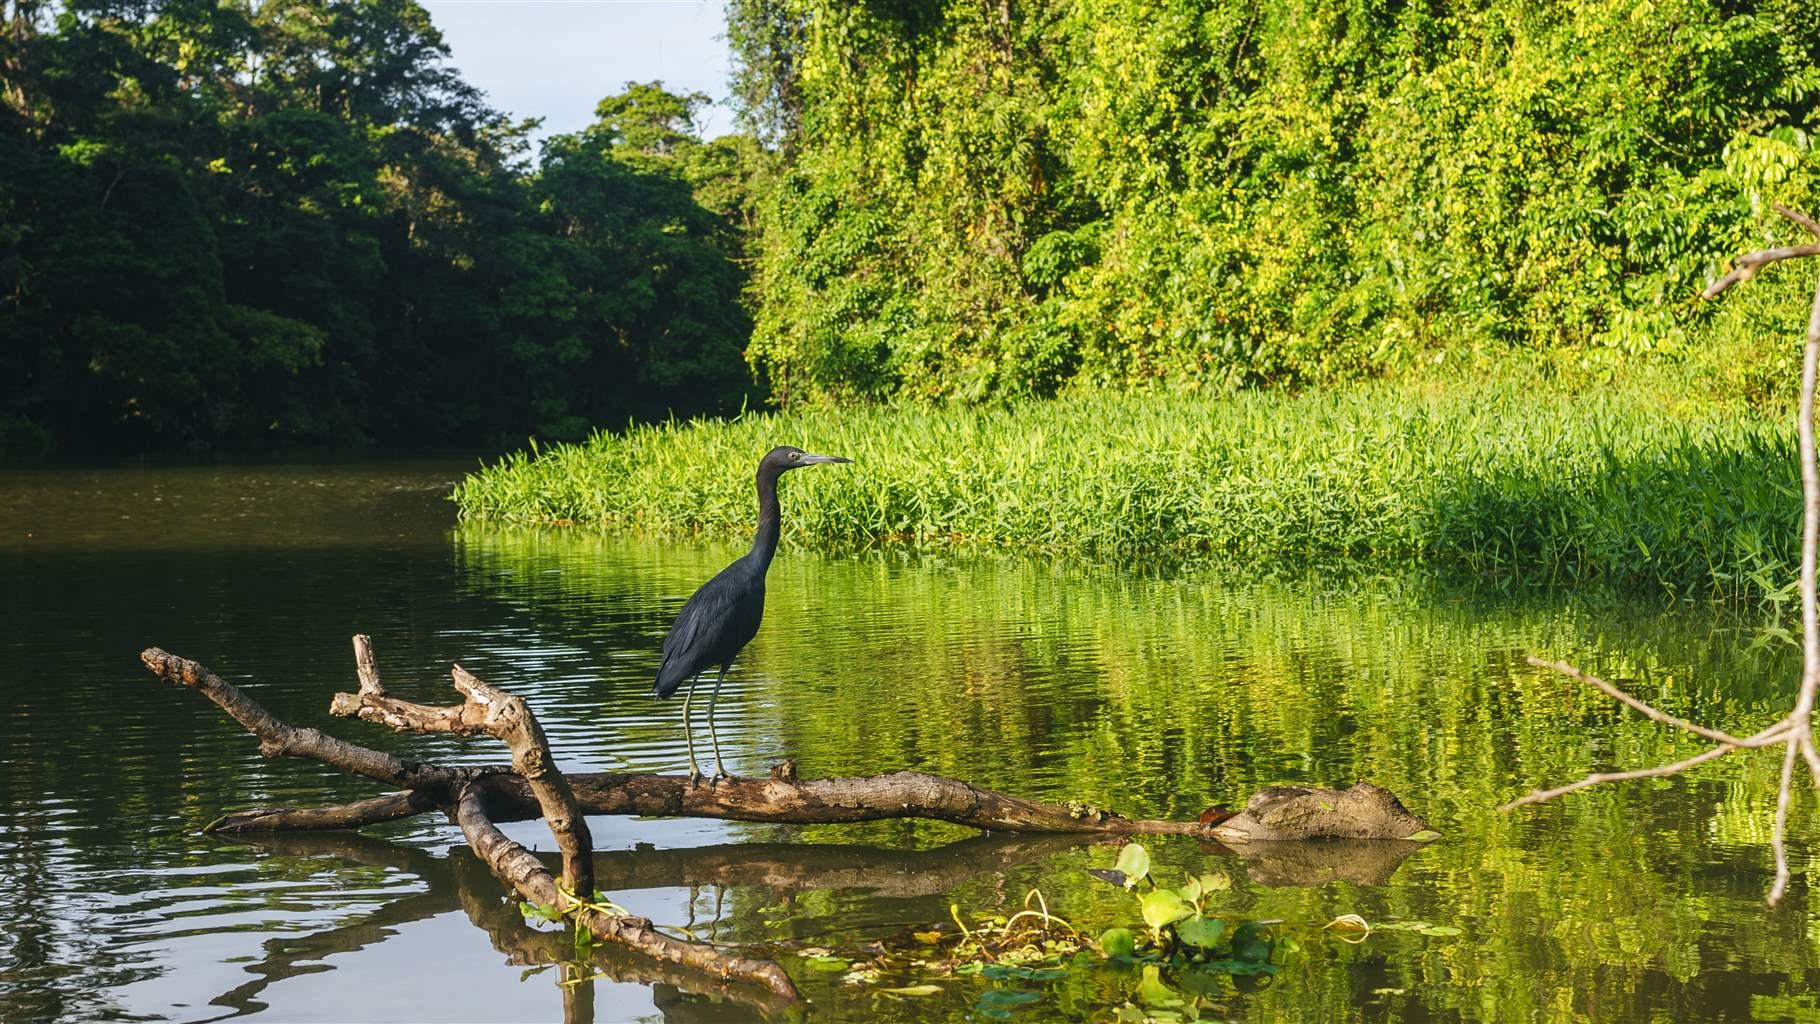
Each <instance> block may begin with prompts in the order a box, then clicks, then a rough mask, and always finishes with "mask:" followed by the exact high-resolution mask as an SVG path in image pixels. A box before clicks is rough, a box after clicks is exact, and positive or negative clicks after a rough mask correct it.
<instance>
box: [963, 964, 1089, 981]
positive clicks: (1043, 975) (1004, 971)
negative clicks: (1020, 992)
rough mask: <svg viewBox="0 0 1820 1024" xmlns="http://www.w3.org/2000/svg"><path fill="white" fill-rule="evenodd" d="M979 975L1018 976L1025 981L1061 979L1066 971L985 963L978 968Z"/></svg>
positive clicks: (999, 977)
mask: <svg viewBox="0 0 1820 1024" xmlns="http://www.w3.org/2000/svg"><path fill="white" fill-rule="evenodd" d="M979 973H980V976H981V977H986V978H996V979H998V980H1000V981H1003V980H1004V979H1006V978H1020V979H1024V980H1027V981H1061V980H1062V979H1063V978H1066V977H1067V976H1068V972H1067V971H1064V970H1062V969H1061V968H1060V967H1025V966H1024V965H1022V964H987V965H986V966H984V967H982V968H981V969H980V972H979Z"/></svg>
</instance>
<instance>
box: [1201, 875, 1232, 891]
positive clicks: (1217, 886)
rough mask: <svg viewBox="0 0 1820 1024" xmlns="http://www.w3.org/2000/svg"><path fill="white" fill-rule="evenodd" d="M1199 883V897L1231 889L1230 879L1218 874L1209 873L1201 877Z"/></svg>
mask: <svg viewBox="0 0 1820 1024" xmlns="http://www.w3.org/2000/svg"><path fill="white" fill-rule="evenodd" d="M1199 881H1200V883H1201V895H1203V896H1206V895H1209V894H1211V893H1216V892H1225V891H1226V890H1228V889H1230V888H1232V878H1231V877H1230V876H1228V875H1225V874H1221V873H1219V872H1213V871H1209V872H1208V873H1207V874H1204V875H1202V876H1201V877H1200V879H1199Z"/></svg>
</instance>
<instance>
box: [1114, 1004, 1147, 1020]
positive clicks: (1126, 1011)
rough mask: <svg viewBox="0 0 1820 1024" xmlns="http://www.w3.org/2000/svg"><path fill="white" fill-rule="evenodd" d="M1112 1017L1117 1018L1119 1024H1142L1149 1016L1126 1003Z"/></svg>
mask: <svg viewBox="0 0 1820 1024" xmlns="http://www.w3.org/2000/svg"><path fill="white" fill-rule="evenodd" d="M1113 1016H1115V1017H1117V1018H1118V1020H1119V1024H1143V1022H1144V1021H1145V1020H1146V1019H1148V1018H1149V1016H1150V1015H1149V1014H1147V1013H1145V1012H1144V1011H1142V1010H1140V1009H1138V1008H1137V1007H1135V1006H1133V1005H1131V1004H1130V1003H1126V1004H1125V1005H1124V1006H1121V1007H1119V1008H1118V1011H1117V1012H1116V1013H1114V1014H1113Z"/></svg>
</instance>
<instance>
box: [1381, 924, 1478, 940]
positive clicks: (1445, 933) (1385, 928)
mask: <svg viewBox="0 0 1820 1024" xmlns="http://www.w3.org/2000/svg"><path fill="white" fill-rule="evenodd" d="M1372 927H1374V928H1376V929H1377V930H1378V931H1381V932H1415V933H1416V934H1417V935H1430V936H1434V937H1435V938H1451V937H1453V936H1455V935H1465V934H1466V932H1465V931H1464V930H1462V929H1459V928H1455V927H1454V926H1453V925H1450V924H1430V923H1429V922H1427V921H1386V922H1384V923H1382V924H1377V925H1373V926H1372Z"/></svg>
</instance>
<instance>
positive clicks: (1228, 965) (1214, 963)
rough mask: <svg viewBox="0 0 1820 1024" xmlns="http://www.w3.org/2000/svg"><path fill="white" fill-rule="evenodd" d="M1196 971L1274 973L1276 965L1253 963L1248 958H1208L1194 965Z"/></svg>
mask: <svg viewBox="0 0 1820 1024" xmlns="http://www.w3.org/2000/svg"><path fill="white" fill-rule="evenodd" d="M1194 969H1195V970H1197V971H1212V972H1216V973H1219V974H1240V975H1256V974H1275V973H1276V972H1277V965H1276V964H1271V963H1253V962H1251V961H1249V960H1209V961H1207V962H1206V963H1199V964H1195V965H1194Z"/></svg>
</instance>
